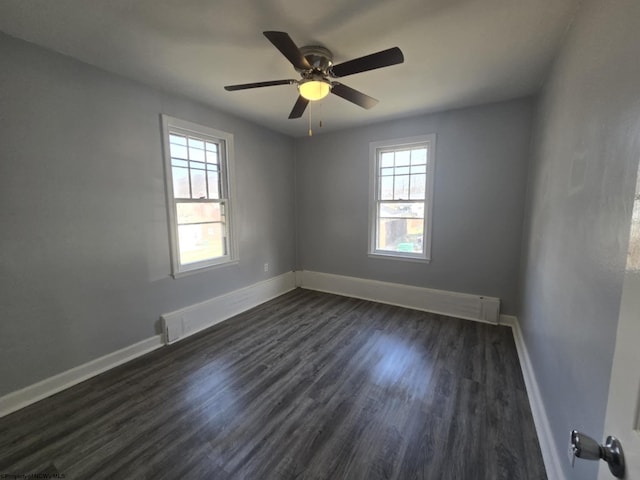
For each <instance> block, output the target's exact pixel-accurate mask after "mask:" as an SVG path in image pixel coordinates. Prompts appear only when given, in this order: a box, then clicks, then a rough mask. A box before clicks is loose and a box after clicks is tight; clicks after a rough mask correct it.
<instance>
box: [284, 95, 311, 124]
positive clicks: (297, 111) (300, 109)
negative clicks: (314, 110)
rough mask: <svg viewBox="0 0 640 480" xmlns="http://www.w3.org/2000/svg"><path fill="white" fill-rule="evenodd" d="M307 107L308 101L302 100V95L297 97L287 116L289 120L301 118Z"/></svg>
mask: <svg viewBox="0 0 640 480" xmlns="http://www.w3.org/2000/svg"><path fill="white" fill-rule="evenodd" d="M307 105H309V100H307V99H306V98H304V97H303V96H302V95H300V96H299V97H298V100H297V101H296V104H295V105H294V106H293V109H292V110H291V113H290V114H289V118H290V119H291V118H300V117H301V116H302V114H303V113H304V111H305V110H306V108H307Z"/></svg>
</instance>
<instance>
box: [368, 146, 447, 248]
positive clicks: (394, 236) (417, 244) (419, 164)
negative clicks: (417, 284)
mask: <svg viewBox="0 0 640 480" xmlns="http://www.w3.org/2000/svg"><path fill="white" fill-rule="evenodd" d="M370 151H371V153H370V155H371V180H370V181H371V195H370V198H371V200H370V209H371V214H370V228H369V230H370V246H369V254H370V255H372V256H382V257H390V258H397V259H403V260H415V261H429V259H430V258H431V206H432V203H433V201H432V200H433V172H434V152H435V135H425V136H420V137H412V138H405V139H399V140H391V141H386V142H374V143H371V145H370Z"/></svg>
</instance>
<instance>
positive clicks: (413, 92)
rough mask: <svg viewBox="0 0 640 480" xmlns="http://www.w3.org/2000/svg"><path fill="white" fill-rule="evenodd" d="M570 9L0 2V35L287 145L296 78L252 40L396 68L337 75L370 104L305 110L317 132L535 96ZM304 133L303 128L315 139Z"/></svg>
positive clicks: (335, 100)
mask: <svg viewBox="0 0 640 480" xmlns="http://www.w3.org/2000/svg"><path fill="white" fill-rule="evenodd" d="M578 3H579V0H393V1H390V0H350V1H347V0H137V1H134V0H2V1H1V2H0V30H2V31H4V32H5V33H8V34H9V35H12V36H14V37H18V38H22V39H24V40H27V41H30V42H33V43H36V44H38V45H42V46H44V47H46V48H49V49H52V50H55V51H58V52H61V53H63V54H66V55H69V56H71V57H74V58H77V59H79V60H82V61H84V62H86V63H89V64H92V65H96V66H98V67H101V68H103V69H105V70H108V71H111V72H115V73H118V74H121V75H124V76H126V77H130V78H133V79H136V80H139V81H141V82H144V83H147V84H150V85H153V86H156V87H160V88H162V89H164V90H167V91H171V92H176V93H179V94H181V95H184V96H186V97H189V98H192V99H194V100H197V101H199V102H202V103H205V104H208V105H211V106H213V107H216V108H218V109H221V110H224V111H227V112H231V113H234V114H236V115H238V116H240V117H243V118H247V119H249V120H252V121H254V122H257V123H259V124H262V125H264V126H266V127H268V128H270V129H273V130H277V131H280V132H283V133H286V134H289V135H293V136H302V135H306V133H307V123H308V118H307V115H306V114H305V115H304V116H303V117H302V118H300V119H297V120H288V119H287V117H288V115H289V112H290V110H291V108H292V107H293V104H294V102H295V100H296V98H297V95H298V94H297V91H296V87H295V86H292V85H285V86H276V87H267V88H260V89H254V90H245V91H236V92H227V91H225V90H224V89H223V87H224V85H229V84H236V83H249V82H257V81H262V80H280V79H288V78H298V74H297V73H296V72H295V70H294V69H293V67H292V66H291V64H290V63H289V62H288V61H287V60H286V59H285V58H284V57H283V56H282V55H281V54H280V53H279V52H278V51H277V50H276V48H275V47H274V46H273V45H272V44H271V43H270V42H269V41H268V40H267V39H266V38H265V37H264V36H263V35H262V32H263V31H265V30H280V31H285V32H287V33H289V35H290V36H291V38H292V39H293V40H294V42H295V43H296V44H297V45H298V46H299V47H301V46H303V45H324V46H325V47H327V48H329V49H330V50H331V51H332V52H333V55H334V63H341V62H343V61H346V60H350V59H352V58H355V57H360V56H363V55H367V54H369V53H373V52H376V51H379V50H384V49H387V48H390V47H393V46H398V47H400V48H401V49H402V51H403V52H404V56H405V63H403V64H401V65H396V66H392V67H388V68H384V69H379V70H373V71H370V72H365V73H360V74H356V75H353V76H349V77H345V78H344V79H343V80H341V82H342V83H344V84H346V85H348V86H350V87H352V88H355V89H357V90H360V91H362V92H364V93H366V94H368V95H370V96H372V97H375V98H377V99H378V100H380V103H379V104H378V105H376V106H375V107H374V108H373V109H371V110H364V109H362V108H360V107H358V106H355V105H353V104H351V103H349V102H347V101H345V100H343V99H341V98H339V97H337V96H335V95H330V96H329V97H327V98H326V99H325V100H322V101H321V102H319V105H314V109H313V113H314V117H315V118H316V119H318V117H320V116H321V117H322V120H323V125H324V127H323V131H331V130H336V129H339V128H344V127H347V126H355V125H361V124H365V123H371V122H375V121H379V120H384V119H390V118H396V117H403V116H408V115H412V114H418V113H424V112H431V111H437V110H445V109H450V108H457V107H462V106H469V105H477V104H482V103H487V102H493V101H500V100H506V99H511V98H516V97H520V96H524V95H528V94H532V93H534V92H536V91H537V90H538V88H539V87H540V85H541V83H542V82H543V81H544V77H545V75H546V73H547V71H548V69H549V66H550V64H551V62H552V60H553V57H554V55H555V52H556V51H557V49H558V47H559V45H560V43H561V41H562V39H563V36H564V33H565V31H566V30H567V28H568V26H569V24H570V22H571V19H572V17H573V15H574V14H575V11H576V8H577V5H578ZM315 131H316V132H317V128H316V129H315Z"/></svg>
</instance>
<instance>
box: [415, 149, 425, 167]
mask: <svg viewBox="0 0 640 480" xmlns="http://www.w3.org/2000/svg"><path fill="white" fill-rule="evenodd" d="M424 163H427V149H426V148H418V149H416V150H411V165H420V164H424Z"/></svg>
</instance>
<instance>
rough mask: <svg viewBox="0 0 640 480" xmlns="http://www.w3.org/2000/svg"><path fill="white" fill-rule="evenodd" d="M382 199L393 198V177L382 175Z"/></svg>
mask: <svg viewBox="0 0 640 480" xmlns="http://www.w3.org/2000/svg"><path fill="white" fill-rule="evenodd" d="M379 195H380V200H393V177H380V193H379Z"/></svg>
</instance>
